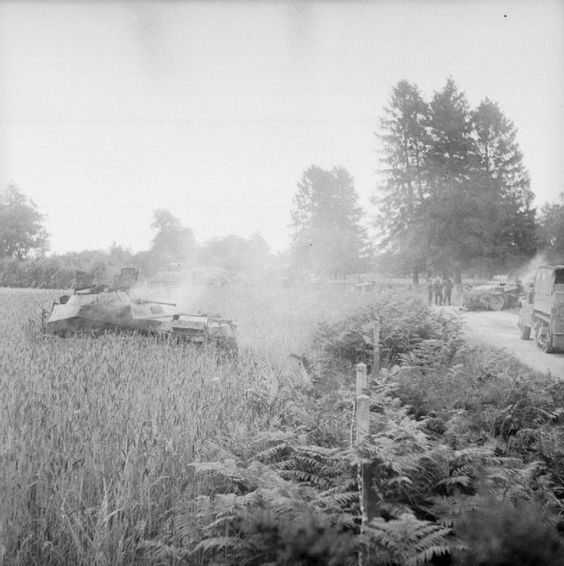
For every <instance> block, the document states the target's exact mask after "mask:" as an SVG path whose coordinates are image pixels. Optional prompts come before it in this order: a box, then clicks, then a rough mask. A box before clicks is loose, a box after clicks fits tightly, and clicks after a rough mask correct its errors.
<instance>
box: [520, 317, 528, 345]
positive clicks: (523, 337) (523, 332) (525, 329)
mask: <svg viewBox="0 0 564 566" xmlns="http://www.w3.org/2000/svg"><path fill="white" fill-rule="evenodd" d="M519 330H520V331H521V340H528V339H529V338H530V337H531V327H530V326H527V325H526V324H525V323H524V322H523V319H522V318H521V317H519Z"/></svg>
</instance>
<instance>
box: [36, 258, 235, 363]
mask: <svg viewBox="0 0 564 566" xmlns="http://www.w3.org/2000/svg"><path fill="white" fill-rule="evenodd" d="M137 274H138V272H137V270H136V269H135V268H123V269H122V270H121V273H120V275H119V276H117V277H116V278H115V279H114V282H113V283H112V285H111V286H110V287H106V286H105V285H100V284H95V283H94V282H93V281H92V280H91V278H89V277H88V276H87V274H85V273H82V272H77V274H76V277H75V284H74V288H73V292H72V293H70V294H68V295H62V296H60V297H59V298H58V299H56V300H55V301H52V302H51V303H48V304H46V305H44V307H43V310H42V328H43V330H44V332H46V333H50V334H55V335H57V336H67V335H70V334H76V333H85V332H86V333H96V332H100V331H106V330H114V331H136V332H139V333H142V334H145V335H149V336H156V337H160V338H165V339H170V340H173V341H175V342H189V343H196V344H215V345H217V346H218V347H219V348H221V349H222V350H225V351H227V352H229V353H236V351H237V340H236V324H235V323H234V322H233V321H232V320H230V319H226V318H223V317H220V316H219V315H216V314H207V313H198V314H187V313H183V312H179V311H178V309H177V308H176V304H175V303H169V302H164V301H156V300H151V299H145V298H140V297H138V296H136V294H135V293H133V292H132V290H131V288H132V287H133V285H134V284H135V283H136V281H137Z"/></svg>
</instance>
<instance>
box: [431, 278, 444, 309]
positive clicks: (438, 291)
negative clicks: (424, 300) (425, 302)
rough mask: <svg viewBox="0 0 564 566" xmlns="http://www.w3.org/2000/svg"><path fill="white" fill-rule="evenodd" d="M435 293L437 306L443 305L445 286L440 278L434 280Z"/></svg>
mask: <svg viewBox="0 0 564 566" xmlns="http://www.w3.org/2000/svg"><path fill="white" fill-rule="evenodd" d="M433 292H434V293H435V305H442V304H443V284H442V283H441V280H440V279H439V277H435V278H434V279H433Z"/></svg>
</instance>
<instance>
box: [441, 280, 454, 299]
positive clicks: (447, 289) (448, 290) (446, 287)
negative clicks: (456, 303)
mask: <svg viewBox="0 0 564 566" xmlns="http://www.w3.org/2000/svg"><path fill="white" fill-rule="evenodd" d="M452 287H453V283H452V279H451V278H450V277H449V276H448V275H445V277H443V298H444V303H445V305H446V304H447V303H448V304H449V305H450V304H451V295H452Z"/></svg>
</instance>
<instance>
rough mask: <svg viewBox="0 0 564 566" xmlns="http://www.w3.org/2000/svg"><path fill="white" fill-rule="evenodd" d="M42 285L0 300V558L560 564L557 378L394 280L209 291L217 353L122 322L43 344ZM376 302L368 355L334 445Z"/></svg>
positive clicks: (64, 561) (112, 561)
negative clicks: (369, 481) (375, 355)
mask: <svg viewBox="0 0 564 566" xmlns="http://www.w3.org/2000/svg"><path fill="white" fill-rule="evenodd" d="M48 296H49V294H48V292H46V291H43V292H41V291H10V290H8V291H4V294H3V295H2V296H1V297H0V298H1V300H2V311H3V312H4V317H3V319H2V322H1V323H0V338H2V340H1V343H2V344H3V345H4V347H3V350H2V352H1V353H2V356H0V376H1V377H0V380H1V382H0V385H1V388H0V390H1V391H2V394H1V395H0V436H1V441H2V446H3V447H4V449H3V451H2V452H1V453H0V469H1V470H2V481H1V482H0V499H1V500H2V501H3V506H2V508H1V510H0V526H1V532H2V541H1V542H2V547H0V548H1V551H2V553H3V555H4V556H3V558H4V560H5V561H6V562H7V563H10V564H29V563H41V564H46V565H49V564H92V563H98V564H194V565H201V564H230V565H235V564H257V565H258V564H265V563H270V564H280V565H290V564H302V565H313V564H319V565H320V564H335V565H337V564H339V565H340V564H353V563H355V564H356V563H358V553H359V552H362V553H363V556H364V560H365V563H367V564H392V565H407V564H421V565H423V564H430V563H434V564H439V563H440V564H449V563H450V564H472V565H474V564H475V565H477V564H484V565H485V564H500V565H501V564H517V563H524V564H529V563H530V564H533V563H534V564H547V565H548V564H557V563H559V560H560V561H561V559H562V556H563V555H562V552H563V546H562V538H561V535H559V533H558V528H560V529H561V528H562V513H563V510H564V509H563V505H562V498H563V495H564V494H563V493H562V491H561V486H562V484H563V476H564V473H563V470H564V464H563V460H562V457H563V453H562V446H564V443H563V442H562V436H563V430H564V424H563V421H562V409H561V406H562V402H563V398H562V395H563V390H562V387H561V385H559V384H557V383H551V382H550V381H548V380H547V378H546V377H542V376H537V375H535V374H533V373H532V372H530V371H529V370H527V369H526V368H524V367H522V366H520V365H519V364H517V363H516V362H512V361H511V360H508V358H507V355H505V354H503V356H502V355H500V354H496V353H495V352H488V351H484V350H483V349H480V350H476V349H473V348H469V347H466V346H464V344H463V343H462V342H461V340H460V336H459V325H458V322H457V320H456V318H450V317H449V316H447V315H443V314H439V313H437V312H436V311H432V310H430V309H428V308H427V307H426V306H425V305H424V304H422V302H421V300H420V299H418V298H417V297H415V296H412V295H411V294H410V293H408V292H406V291H385V290H382V289H380V290H378V291H376V292H375V293H374V294H364V295H349V296H345V297H344V296H343V295H342V293H341V292H336V291H331V290H309V291H308V290H305V289H299V290H297V289H287V288H282V289H280V288H279V289H273V288H268V289H262V290H259V289H253V290H252V291H251V290H250V289H248V288H233V289H222V290H216V291H214V292H213V294H211V295H210V296H206V297H202V304H203V306H204V307H206V306H207V304H216V305H217V306H221V309H222V310H223V311H224V312H226V313H227V314H234V315H236V316H237V318H238V319H239V322H240V334H241V336H240V340H241V357H240V359H239V360H238V361H236V362H231V363H228V364H225V363H218V361H217V359H216V358H215V357H214V355H213V353H212V352H206V351H194V350H193V349H190V348H183V347H173V346H171V345H162V344H157V343H154V342H152V341H151V340H148V339H146V338H143V337H140V336H120V337H116V336H112V335H105V336H101V337H99V338H97V339H93V338H90V337H87V336H85V337H77V338H69V339H67V340H59V339H47V338H44V337H42V336H41V335H40V334H39V331H38V316H37V311H38V307H39V305H40V303H41V302H42V301H44V300H45V299H47V298H48ZM266 304H270V305H272V309H270V310H267V309H266V308H265V305H266ZM288 305H292V307H293V308H291V309H290V308H288ZM375 316H378V318H379V320H380V323H381V329H382V335H381V350H382V354H383V356H382V359H383V365H384V368H383V370H382V372H381V375H380V379H379V381H378V382H377V383H373V384H372V386H371V388H370V405H371V427H372V430H371V434H370V435H369V437H368V438H367V440H366V441H365V442H363V443H362V444H361V445H359V446H357V447H354V448H353V447H352V446H351V443H350V423H351V416H352V406H353V399H354V393H353V387H354V386H353V370H354V364H355V363H356V362H357V361H359V360H366V361H370V359H371V355H372V348H371V344H370V341H369V340H368V339H365V338H368V337H369V333H368V332H367V331H366V330H367V327H366V325H367V324H371V323H372V322H373V319H374V317H375ZM28 317H29V318H28ZM358 337H360V339H359V338H358ZM308 344H309V346H308ZM251 345H252V348H251V347H250V346H251ZM372 346H373V345H372ZM300 347H301V348H304V347H305V348H306V349H305V350H302V351H301V352H300V350H297V349H296V348H300ZM295 352H300V353H304V352H305V354H307V355H304V356H302V357H301V358H300V359H301V360H302V361H303V358H304V357H309V358H308V361H309V362H311V363H310V364H305V365H307V366H308V367H307V369H306V373H307V376H306V377H305V378H304V375H303V371H302V370H303V369H304V365H303V363H302V364H298V363H297V362H296V361H295V358H294V357H290V354H291V353H295ZM337 367H338V368H339V370H338V372H337V371H335V372H334V373H333V374H331V373H330V371H331V368H337ZM361 464H365V465H367V466H369V467H370V470H371V471H372V477H373V486H372V487H373V495H372V500H371V507H372V511H371V517H372V520H371V522H370V523H369V524H368V525H366V526H365V528H364V529H363V531H362V532H361V528H360V512H359V497H358V483H357V478H358V469H359V466H360V465H361ZM541 541H546V544H544V545H542V544H541ZM519 560H525V561H523V562H519ZM535 561H536V562H535Z"/></svg>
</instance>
